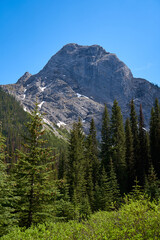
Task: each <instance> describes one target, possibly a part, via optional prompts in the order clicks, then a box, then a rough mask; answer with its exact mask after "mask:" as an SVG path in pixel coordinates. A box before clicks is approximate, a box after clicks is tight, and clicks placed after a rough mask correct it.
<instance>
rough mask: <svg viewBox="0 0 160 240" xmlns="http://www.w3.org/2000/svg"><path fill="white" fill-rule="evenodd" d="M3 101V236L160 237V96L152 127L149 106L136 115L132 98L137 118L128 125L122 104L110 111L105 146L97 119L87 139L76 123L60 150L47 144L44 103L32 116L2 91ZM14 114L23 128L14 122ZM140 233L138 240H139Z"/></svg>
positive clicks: (132, 116) (132, 111)
mask: <svg viewBox="0 0 160 240" xmlns="http://www.w3.org/2000/svg"><path fill="white" fill-rule="evenodd" d="M1 96H3V97H2V98H1V103H0V108H1V109H0V112H1V116H0V121H1V131H0V236H1V237H2V239H158V237H159V236H160V232H159V230H158V229H159V228H158V220H157V219H158V218H159V217H160V204H159V200H160V104H159V102H158V100H157V99H156V100H155V102H154V105H153V108H152V109H151V118H150V127H149V129H146V128H145V125H144V117H143V106H142V105H140V106H139V113H138V114H137V113H136V111H135V106H134V101H133V100H132V101H131V102H130V103H129V104H130V115H129V116H128V118H127V119H126V121H125V122H124V120H123V117H122V113H121V109H120V107H119V105H118V102H117V101H116V100H115V101H114V103H113V107H112V113H111V114H110V115H109V113H108V110H107V106H106V105H105V106H104V112H103V115H102V127H101V141H100V142H98V140H97V135H96V127H95V123H94V119H92V120H91V122H90V128H89V131H88V134H87V135H85V134H84V131H83V125H82V122H81V119H79V121H78V122H76V123H74V124H73V128H72V130H71V131H70V134H69V139H68V142H65V143H63V142H62V143H61V144H60V143H59V144H58V145H56V142H55V140H54V145H55V146H54V147H53V143H51V141H52V138H50V139H49V142H48V143H47V139H48V138H47V137H45V136H46V129H45V127H44V122H43V115H42V114H40V112H39V111H38V104H37V103H36V104H35V109H34V110H33V112H32V114H31V115H29V114H27V113H24V112H23V110H22V109H21V106H20V105H19V104H18V103H16V104H17V105H14V106H17V108H18V109H19V110H17V109H16V107H14V108H13V106H12V104H11V102H9V101H7V104H8V106H7V107H6V105H5V104H4V101H5V100H4V99H5V98H7V97H6V96H5V94H4V95H3V93H1ZM12 102H13V100H12ZM4 107H5V111H3V109H2V108H4ZM6 109H10V110H7V111H6ZM12 111H13V112H12ZM20 111H22V113H21V112H20ZM15 112H18V114H19V118H20V119H21V120H20V121H22V122H21V124H20V123H19V120H18V118H17V117H16V120H15V118H14V117H13V116H14V115H15V114H16V113H15ZM5 114H6V115H5ZM16 116H17V115H16ZM23 117H24V119H23ZM6 119H7V120H6ZM7 121H8V123H7ZM14 124H16V126H17V124H18V126H20V127H19V129H17V128H15V127H14ZM23 124H24V125H23ZM5 125H7V127H5ZM21 125H22V126H21ZM24 126H25V128H24ZM20 131H21V132H20ZM57 142H58V140H57ZM56 148H57V149H56ZM55 149H56V150H55ZM107 222H108V225H107ZM148 229H149V230H148ZM111 231H112V233H111ZM114 231H115V232H114ZM6 234H8V235H6ZM23 234H24V235H23ZM27 234H28V235H27ZM34 234H37V235H34ZM45 234H46V235H45ZM47 234H48V235H47ZM59 234H61V235H59ZM107 234H108V235H107ZM110 234H111V235H110ZM136 234H139V237H138V238H134V236H135V237H137V236H138V235H136ZM153 234H154V237H153ZM22 236H23V237H22ZM27 236H28V238H27ZM58 236H59V237H58ZM36 237H37V238H36ZM38 237H39V238H38ZM56 237H57V238H56ZM118 237H119V238H118Z"/></svg>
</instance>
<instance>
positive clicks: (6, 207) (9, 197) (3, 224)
mask: <svg viewBox="0 0 160 240" xmlns="http://www.w3.org/2000/svg"><path fill="white" fill-rule="evenodd" d="M5 149H6V146H5V138H4V137H3V136H2V134H1V131H0V236H2V235H3V234H6V233H7V232H8V231H10V230H11V228H12V227H13V225H14V224H15V223H16V220H15V216H14V214H13V212H14V208H13V201H14V198H13V192H12V185H13V182H12V181H11V180H10V178H9V175H8V174H7V171H6V169H7V168H6V164H5V163H4V161H5V156H6V154H5Z"/></svg>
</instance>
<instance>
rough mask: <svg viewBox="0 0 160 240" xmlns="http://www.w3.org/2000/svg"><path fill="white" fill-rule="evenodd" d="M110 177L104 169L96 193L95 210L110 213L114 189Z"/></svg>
mask: <svg viewBox="0 0 160 240" xmlns="http://www.w3.org/2000/svg"><path fill="white" fill-rule="evenodd" d="M109 180H110V179H109V177H108V176H107V174H106V171H105V169H104V167H103V169H102V173H101V178H100V181H99V184H98V183H97V184H96V187H95V192H94V194H95V195H94V198H95V199H94V200H95V202H94V210H96V211H98V210H105V211H108V210H109V209H110V208H111V202H112V189H111V184H110V182H109Z"/></svg>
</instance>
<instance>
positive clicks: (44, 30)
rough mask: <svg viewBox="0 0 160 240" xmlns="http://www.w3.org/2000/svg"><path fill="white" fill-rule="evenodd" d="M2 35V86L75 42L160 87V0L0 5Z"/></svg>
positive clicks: (5, 1) (12, 0) (19, 0)
mask: <svg viewBox="0 0 160 240" xmlns="http://www.w3.org/2000/svg"><path fill="white" fill-rule="evenodd" d="M0 33H1V35H0V84H8V83H15V82H16V81H17V80H18V78H19V77H21V76H22V75H23V74H24V73H25V72H26V71H28V72H30V73H31V74H35V73H37V72H38V71H39V70H41V69H42V67H43V66H44V65H45V64H46V63H47V61H48V60H49V59H50V57H51V56H52V55H54V54H55V53H56V52H57V51H58V50H60V48H61V47H62V46H64V45H65V44H67V43H78V44H80V45H92V44H99V45H101V46H102V47H103V48H105V49H106V51H109V52H113V53H116V54H117V56H118V57H119V58H120V59H121V60H122V61H124V62H125V63H126V64H127V66H128V67H129V68H130V69H131V71H132V73H133V75H134V76H135V77H142V78H145V79H147V80H149V81H151V82H153V83H155V84H158V85H159V86H160V0H0Z"/></svg>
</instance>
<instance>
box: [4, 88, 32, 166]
mask: <svg viewBox="0 0 160 240" xmlns="http://www.w3.org/2000/svg"><path fill="white" fill-rule="evenodd" d="M28 119H29V114H27V113H26V112H25V111H24V110H23V108H22V106H21V105H20V103H19V102H17V101H16V100H15V98H14V97H13V96H11V95H8V94H7V93H5V92H3V90H2V89H1V88H0V122H1V123H2V134H3V135H4V136H5V137H6V146H7V152H8V156H7V158H6V160H7V161H9V162H11V160H12V161H15V159H14V155H13V154H14V152H15V149H17V148H18V149H20V147H21V145H22V140H23V138H22V135H24V134H25V132H26V128H25V123H27V121H28Z"/></svg>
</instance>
